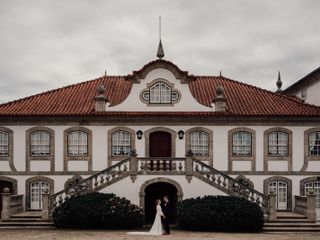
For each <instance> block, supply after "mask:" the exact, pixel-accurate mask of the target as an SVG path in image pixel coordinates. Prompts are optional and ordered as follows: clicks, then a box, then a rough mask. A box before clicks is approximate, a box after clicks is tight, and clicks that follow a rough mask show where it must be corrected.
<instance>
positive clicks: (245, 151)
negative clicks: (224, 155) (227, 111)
mask: <svg viewBox="0 0 320 240" xmlns="http://www.w3.org/2000/svg"><path fill="white" fill-rule="evenodd" d="M232 155H233V156H251V155H252V134H251V133H249V132H244V131H238V132H235V133H233V134H232Z"/></svg>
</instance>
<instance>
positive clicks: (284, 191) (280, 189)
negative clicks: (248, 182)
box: [268, 181, 288, 210]
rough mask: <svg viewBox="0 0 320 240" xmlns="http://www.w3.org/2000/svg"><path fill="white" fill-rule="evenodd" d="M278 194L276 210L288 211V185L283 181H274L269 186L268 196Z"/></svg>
mask: <svg viewBox="0 0 320 240" xmlns="http://www.w3.org/2000/svg"><path fill="white" fill-rule="evenodd" d="M271 193H274V194H276V209H277V210H287V207H288V184H287V183H286V182H283V181H272V182H270V183H269V184H268V194H271Z"/></svg>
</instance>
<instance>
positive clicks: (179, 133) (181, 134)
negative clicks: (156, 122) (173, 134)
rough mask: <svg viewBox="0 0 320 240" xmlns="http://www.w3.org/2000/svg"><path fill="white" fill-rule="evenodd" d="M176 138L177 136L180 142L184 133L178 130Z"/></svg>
mask: <svg viewBox="0 0 320 240" xmlns="http://www.w3.org/2000/svg"><path fill="white" fill-rule="evenodd" d="M178 136H179V139H180V140H182V139H183V136H184V131H182V130H179V132H178Z"/></svg>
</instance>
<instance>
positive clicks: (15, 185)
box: [0, 176, 18, 194]
mask: <svg viewBox="0 0 320 240" xmlns="http://www.w3.org/2000/svg"><path fill="white" fill-rule="evenodd" d="M0 181H5V182H10V183H12V188H13V189H10V190H11V191H10V192H12V193H13V194H17V192H18V181H17V180H16V179H14V178H11V177H5V176H0Z"/></svg>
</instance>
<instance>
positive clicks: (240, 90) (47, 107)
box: [0, 60, 320, 118]
mask: <svg viewBox="0 0 320 240" xmlns="http://www.w3.org/2000/svg"><path fill="white" fill-rule="evenodd" d="M161 61H162V62H159V61H154V62H155V63H157V64H160V63H161V64H165V65H168V64H169V65H170V62H168V61H163V60H161ZM151 64H152V62H151ZM148 67H150V65H149V64H147V65H146V66H145V67H144V68H142V70H140V72H142V71H144V69H146V68H148ZM170 67H175V65H174V66H173V65H172V66H170ZM151 69H152V67H151ZM176 71H177V73H178V74H182V73H183V74H185V75H187V72H182V71H181V70H176ZM180 71H181V72H180ZM138 72H139V71H138ZM188 76H192V75H188ZM101 84H103V85H104V86H105V87H106V97H107V99H108V100H109V102H110V104H111V105H112V106H114V105H118V104H120V103H121V102H123V101H124V100H125V99H126V98H127V96H128V95H129V93H130V91H131V87H132V82H131V81H130V80H128V76H107V77H101V78H97V79H94V80H90V81H86V82H82V83H78V84H74V85H70V86H66V87H63V88H59V89H55V90H52V91H48V92H44V93H40V94H37V95H33V96H30V97H26V98H23V99H19V100H16V101H13V102H9V103H4V104H1V105H0V118H4V117H8V116H79V115H81V116H97V115H108V116H190V117H191V116H193V117H194V116H199V117H200V116H204V117H205V116H216V115H233V116H308V117H309V116H317V117H319V116H320V107H317V106H313V105H308V104H304V103H303V102H301V101H300V100H299V99H296V98H293V97H289V96H286V95H284V94H280V93H273V92H270V91H267V90H263V89H260V88H257V87H254V86H251V85H248V84H245V83H241V82H238V81H234V80H231V79H228V78H225V77H215V76H192V80H190V81H189V82H188V83H187V84H189V88H190V91H191V93H192V95H193V97H194V98H195V99H196V100H197V101H198V102H199V103H201V104H203V105H205V106H210V104H211V103H212V100H213V98H214V94H215V89H216V87H217V86H219V85H221V86H223V88H224V92H225V96H226V98H227V111H226V112H224V113H217V112H153V113H151V112H103V113H96V112H94V98H95V96H96V93H97V91H96V88H97V86H99V85H101Z"/></svg>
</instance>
